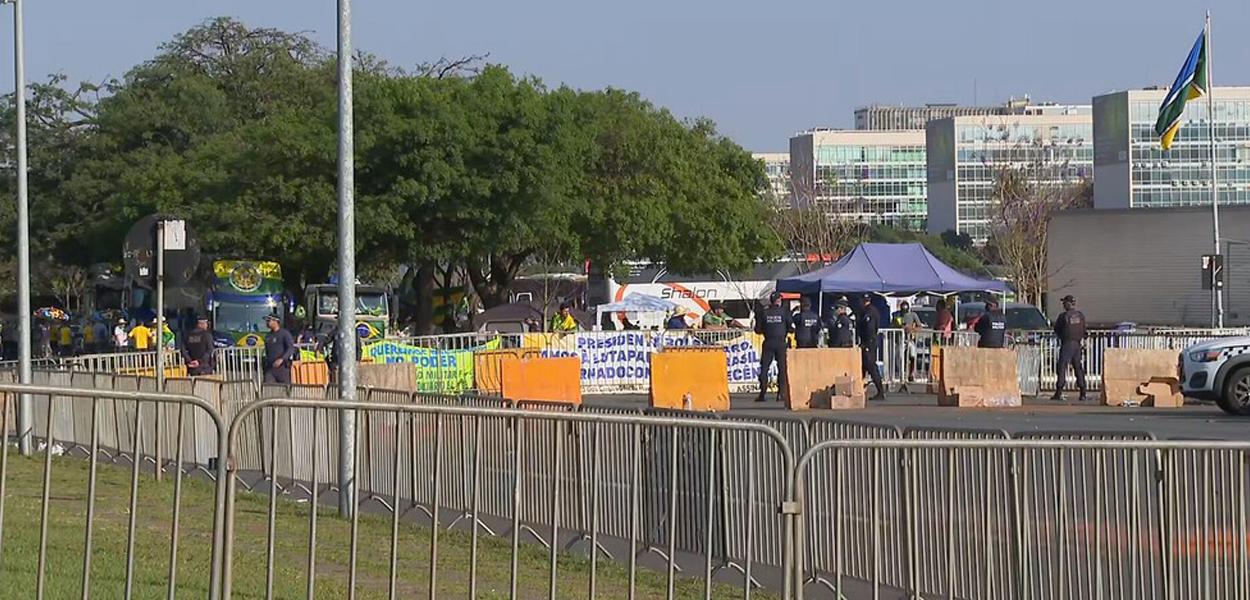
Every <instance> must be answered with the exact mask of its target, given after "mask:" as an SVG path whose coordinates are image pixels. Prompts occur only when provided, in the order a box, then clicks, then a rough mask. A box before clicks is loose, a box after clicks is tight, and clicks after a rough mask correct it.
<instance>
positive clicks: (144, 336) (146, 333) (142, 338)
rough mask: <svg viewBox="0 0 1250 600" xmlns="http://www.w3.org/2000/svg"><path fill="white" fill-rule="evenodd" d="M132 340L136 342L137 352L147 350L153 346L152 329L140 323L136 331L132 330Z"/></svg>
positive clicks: (135, 327)
mask: <svg viewBox="0 0 1250 600" xmlns="http://www.w3.org/2000/svg"><path fill="white" fill-rule="evenodd" d="M130 339H132V340H134V346H135V350H138V351H140V352H142V351H145V350H147V349H148V348H149V347H151V345H152V329H150V328H149V327H148V326H147V325H144V324H143V321H139V322H138V323H137V324H136V325H135V326H134V329H131V330H130Z"/></svg>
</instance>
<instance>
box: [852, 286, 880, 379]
mask: <svg viewBox="0 0 1250 600" xmlns="http://www.w3.org/2000/svg"><path fill="white" fill-rule="evenodd" d="M880 328H881V315H880V313H878V312H877V308H876V307H875V306H873V305H872V296H870V295H868V294H864V298H863V304H861V307H860V311H859V314H858V315H856V316H855V335H856V336H857V337H859V352H860V360H861V362H862V363H863V368H864V373H865V374H867V375H868V376H869V377H870V378H872V384H873V385H875V386H877V395H876V396H873V397H872V399H873V400H885V387H884V386H882V385H881V370H880V369H878V368H877V331H878V330H879V329H880Z"/></svg>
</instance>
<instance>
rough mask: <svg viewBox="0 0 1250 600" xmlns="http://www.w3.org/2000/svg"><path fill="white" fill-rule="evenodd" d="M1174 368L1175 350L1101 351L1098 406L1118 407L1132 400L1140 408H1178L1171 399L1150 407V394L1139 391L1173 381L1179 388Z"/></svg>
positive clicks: (1125, 349)
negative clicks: (1099, 403) (1154, 383)
mask: <svg viewBox="0 0 1250 600" xmlns="http://www.w3.org/2000/svg"><path fill="white" fill-rule="evenodd" d="M1176 365H1177V352H1176V351H1175V350H1143V349H1140V348H1108V349H1107V350H1106V351H1105V352H1103V362H1102V394H1101V398H1102V403H1103V404H1104V405H1106V406H1120V405H1122V404H1124V402H1125V401H1133V402H1136V403H1137V404H1140V405H1143V406H1147V405H1154V406H1180V405H1181V404H1180V403H1178V402H1177V401H1176V400H1175V399H1164V400H1162V403H1161V404H1153V403H1152V402H1153V401H1152V400H1151V398H1150V394H1147V393H1145V392H1143V391H1142V389H1141V387H1142V386H1143V385H1146V384H1150V383H1151V382H1155V381H1157V382H1160V383H1170V382H1177V385H1178V386H1179V379H1178V377H1177V375H1178V374H1177V371H1176ZM1178 392H1179V390H1178Z"/></svg>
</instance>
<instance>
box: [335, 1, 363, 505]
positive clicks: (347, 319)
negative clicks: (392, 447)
mask: <svg viewBox="0 0 1250 600" xmlns="http://www.w3.org/2000/svg"><path fill="white" fill-rule="evenodd" d="M351 4H352V3H351V0H338V6H339V12H338V26H339V29H338V42H339V44H338V46H339V47H338V75H339V161H338V162H339V165H338V166H339V180H338V193H339V265H338V272H339V314H338V318H339V330H338V333H337V335H338V340H336V343H335V350H336V352H337V353H338V355H339V360H338V368H339V372H338V384H339V399H340V400H342V401H344V402H351V401H354V400H355V399H356V344H357V343H358V342H359V341H360V339H359V337H358V336H357V334H356V224H355V201H354V199H353V191H354V187H355V182H354V175H353V169H354V168H355V166H354V161H353V157H352V151H353V150H352V6H351ZM355 466H356V412H355V411H354V410H350V409H343V410H341V411H339V515H341V516H343V517H350V516H351V515H352V513H353V512H355V510H356V481H355Z"/></svg>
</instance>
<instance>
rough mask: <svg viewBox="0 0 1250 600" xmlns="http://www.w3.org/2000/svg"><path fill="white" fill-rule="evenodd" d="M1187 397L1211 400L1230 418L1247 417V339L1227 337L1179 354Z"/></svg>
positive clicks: (1249, 382) (1249, 402) (1249, 359)
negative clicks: (1233, 416) (1236, 416)
mask: <svg viewBox="0 0 1250 600" xmlns="http://www.w3.org/2000/svg"><path fill="white" fill-rule="evenodd" d="M1180 362H1181V388H1182V391H1183V392H1184V393H1185V395H1186V396H1190V397H1193V398H1201V399H1204V400H1214V401H1215V402H1216V403H1217V404H1219V405H1220V408H1222V409H1224V412H1226V413H1228V414H1231V415H1246V416H1250V337H1245V336H1243V337H1227V338H1220V339H1215V340H1211V341H1209V342H1205V343H1202V344H1198V345H1196V346H1191V347H1189V348H1188V349H1186V350H1185V351H1184V352H1182V353H1181V360H1180Z"/></svg>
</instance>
